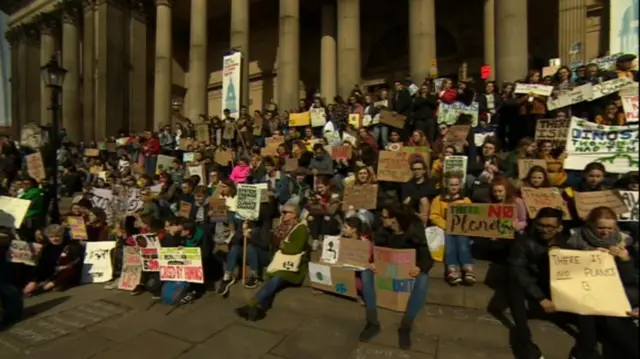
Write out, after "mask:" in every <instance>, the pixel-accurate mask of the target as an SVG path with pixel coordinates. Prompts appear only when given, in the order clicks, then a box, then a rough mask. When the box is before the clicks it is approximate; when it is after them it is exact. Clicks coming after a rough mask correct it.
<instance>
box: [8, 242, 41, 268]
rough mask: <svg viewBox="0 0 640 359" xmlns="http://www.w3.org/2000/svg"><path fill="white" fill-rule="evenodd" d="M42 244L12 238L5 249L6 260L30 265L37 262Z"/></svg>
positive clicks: (34, 264) (32, 265)
mask: <svg viewBox="0 0 640 359" xmlns="http://www.w3.org/2000/svg"><path fill="white" fill-rule="evenodd" d="M41 251H42V244H40V243H33V242H27V241H22V240H20V239H13V240H12V241H11V244H10V245H9V249H8V250H7V261H8V262H11V263H22V264H25V265H28V266H31V267H34V266H36V265H37V264H38V259H39V257H40V252H41Z"/></svg>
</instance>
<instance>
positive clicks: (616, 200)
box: [574, 190, 629, 219]
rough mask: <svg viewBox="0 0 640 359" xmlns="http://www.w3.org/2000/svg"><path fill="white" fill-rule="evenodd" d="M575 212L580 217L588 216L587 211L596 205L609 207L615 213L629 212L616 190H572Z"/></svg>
mask: <svg viewBox="0 0 640 359" xmlns="http://www.w3.org/2000/svg"><path fill="white" fill-rule="evenodd" d="M574 196H575V203H576V212H578V216H579V217H580V218H582V219H585V218H587V216H589V212H591V210H592V209H594V208H597V207H609V208H611V210H613V211H614V212H615V213H616V214H617V215H621V214H624V213H627V212H629V208H627V206H626V204H625V203H624V202H623V201H622V197H621V196H620V193H619V192H618V191H617V190H606V191H596V192H577V191H576V192H574Z"/></svg>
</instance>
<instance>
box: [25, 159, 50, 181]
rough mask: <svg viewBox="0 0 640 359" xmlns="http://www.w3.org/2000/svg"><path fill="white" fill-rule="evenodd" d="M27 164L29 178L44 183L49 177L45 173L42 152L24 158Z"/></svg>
mask: <svg viewBox="0 0 640 359" xmlns="http://www.w3.org/2000/svg"><path fill="white" fill-rule="evenodd" d="M24 159H25V160H26V162H27V173H28V174H29V177H31V178H33V179H35V180H36V181H42V180H43V179H45V178H46V177H47V175H46V173H45V171H44V163H43V162H42V155H41V154H40V152H36V153H32V154H30V155H27V156H25V157H24Z"/></svg>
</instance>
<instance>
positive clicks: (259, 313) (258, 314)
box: [247, 305, 267, 322]
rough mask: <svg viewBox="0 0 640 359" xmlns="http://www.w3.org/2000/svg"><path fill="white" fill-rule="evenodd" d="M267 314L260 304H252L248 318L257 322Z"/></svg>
mask: <svg viewBox="0 0 640 359" xmlns="http://www.w3.org/2000/svg"><path fill="white" fill-rule="evenodd" d="M266 316H267V311H266V310H265V309H264V308H262V306H260V305H252V306H251V307H250V309H249V313H248V315H247V320H248V321H250V322H257V321H259V320H262V319H264V318H265V317H266Z"/></svg>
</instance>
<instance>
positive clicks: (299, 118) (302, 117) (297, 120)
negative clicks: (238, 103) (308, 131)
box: [289, 112, 311, 127]
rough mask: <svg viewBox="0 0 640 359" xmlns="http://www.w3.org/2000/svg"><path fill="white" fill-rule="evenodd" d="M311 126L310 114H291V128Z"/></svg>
mask: <svg viewBox="0 0 640 359" xmlns="http://www.w3.org/2000/svg"><path fill="white" fill-rule="evenodd" d="M310 124H311V116H310V115H309V112H302V113H290V114H289V127H306V126H309V125H310Z"/></svg>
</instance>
